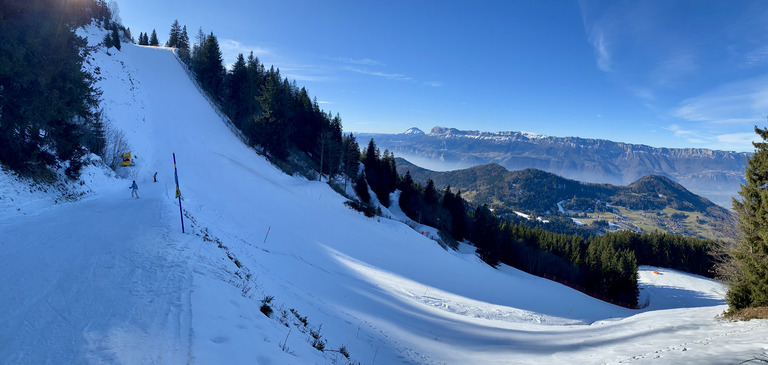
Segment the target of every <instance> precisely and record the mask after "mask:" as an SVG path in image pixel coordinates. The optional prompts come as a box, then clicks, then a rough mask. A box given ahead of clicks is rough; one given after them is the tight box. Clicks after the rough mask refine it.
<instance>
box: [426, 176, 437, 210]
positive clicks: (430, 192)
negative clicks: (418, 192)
mask: <svg viewBox="0 0 768 365" xmlns="http://www.w3.org/2000/svg"><path fill="white" fill-rule="evenodd" d="M437 201H438V198H437V190H435V182H434V181H432V179H427V187H425V188H424V202H425V203H427V205H433V204H437Z"/></svg>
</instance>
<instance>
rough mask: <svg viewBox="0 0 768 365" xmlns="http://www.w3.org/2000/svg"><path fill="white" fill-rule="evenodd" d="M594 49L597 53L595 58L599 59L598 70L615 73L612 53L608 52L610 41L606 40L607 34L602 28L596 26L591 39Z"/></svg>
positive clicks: (591, 33)
mask: <svg viewBox="0 0 768 365" xmlns="http://www.w3.org/2000/svg"><path fill="white" fill-rule="evenodd" d="M589 40H590V43H592V48H594V51H595V57H596V58H597V68H599V69H600V70H602V71H604V72H613V68H612V65H611V52H610V51H609V50H608V41H607V40H606V38H605V34H604V33H603V31H602V28H600V27H598V26H595V27H593V28H592V31H591V32H590V37H589Z"/></svg>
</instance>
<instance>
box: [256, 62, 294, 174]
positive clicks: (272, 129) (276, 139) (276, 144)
mask: <svg viewBox="0 0 768 365" xmlns="http://www.w3.org/2000/svg"><path fill="white" fill-rule="evenodd" d="M270 72H271V73H272V76H271V77H267V82H266V84H264V85H263V87H262V89H261V95H260V96H259V99H258V100H259V104H260V105H261V109H262V110H263V111H262V113H261V114H260V115H258V116H255V117H254V122H255V123H254V124H255V126H256V128H257V141H258V143H259V144H260V145H261V146H262V147H263V148H264V152H265V153H266V154H268V155H271V156H272V157H275V158H277V159H281V160H282V159H285V158H286V157H287V156H288V128H287V126H286V125H285V116H284V114H283V113H284V111H285V100H284V99H283V95H282V93H281V90H280V86H279V81H277V80H276V76H277V74H275V73H274V72H272V71H270Z"/></svg>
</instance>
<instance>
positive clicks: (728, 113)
mask: <svg viewBox="0 0 768 365" xmlns="http://www.w3.org/2000/svg"><path fill="white" fill-rule="evenodd" d="M766 114H768V75H766V76H762V77H758V78H754V79H750V80H745V81H739V82H734V83H730V84H727V85H724V86H722V87H719V88H717V89H715V90H712V91H710V92H707V93H704V94H702V95H699V96H695V97H692V98H688V99H686V100H683V101H682V102H681V103H680V105H679V106H678V107H677V108H675V110H674V111H673V112H672V115H673V116H675V117H678V118H681V119H684V120H687V121H692V122H707V123H717V124H735V123H741V124H754V123H757V122H758V121H760V120H761V119H762V118H761V117H763V118H764V117H765V115H766Z"/></svg>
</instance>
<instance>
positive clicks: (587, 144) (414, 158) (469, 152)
mask: <svg viewBox="0 0 768 365" xmlns="http://www.w3.org/2000/svg"><path fill="white" fill-rule="evenodd" d="M357 137H358V139H359V140H360V141H363V142H361V144H364V143H365V141H367V140H369V139H370V138H373V139H374V140H375V142H376V145H377V146H378V147H379V149H381V150H382V151H383V150H385V149H388V150H390V151H392V152H394V153H395V156H396V157H402V158H405V159H407V160H409V161H411V162H413V163H414V164H417V165H419V166H422V167H425V168H428V169H431V170H436V171H448V170H456V169H462V168H468V167H472V166H478V165H485V164H489V163H496V164H498V165H500V166H503V167H505V168H506V169H509V170H523V169H527V168H535V169H539V170H543V171H547V172H551V173H554V174H557V175H561V176H564V177H567V178H570V179H575V180H579V181H586V182H593V183H607V184H614V185H627V184H630V183H632V182H634V181H636V180H638V179H639V178H641V177H643V176H646V175H659V176H665V177H668V178H670V179H671V180H674V181H676V182H678V183H680V184H682V185H683V186H685V187H686V188H687V189H689V190H690V191H692V192H694V193H696V194H698V195H701V196H703V197H706V198H708V199H709V200H711V201H713V202H715V203H717V204H719V205H721V206H723V207H727V208H730V207H731V197H733V196H736V195H737V192H738V190H739V186H740V184H742V183H744V181H745V180H744V170H745V168H746V165H747V157H748V156H749V154H747V153H739V152H730V151H715V150H709V149H701V148H655V147H650V146H645V145H636V144H628V143H622V142H613V141H608V140H600V139H588V138H578V137H549V136H543V135H538V134H534V133H526V132H496V133H490V132H478V131H461V130H458V129H455V128H443V127H434V128H432V131H430V133H429V134H426V133H424V132H423V131H421V130H419V129H418V128H411V129H409V130H408V131H406V132H405V133H400V134H358V135H357Z"/></svg>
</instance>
